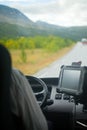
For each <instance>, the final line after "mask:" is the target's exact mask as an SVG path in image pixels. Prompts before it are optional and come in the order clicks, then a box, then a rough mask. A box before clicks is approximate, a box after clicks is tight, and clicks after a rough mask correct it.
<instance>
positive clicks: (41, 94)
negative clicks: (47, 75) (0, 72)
mask: <svg viewBox="0 0 87 130" xmlns="http://www.w3.org/2000/svg"><path fill="white" fill-rule="evenodd" d="M28 80H29V83H30V85H31V87H32V86H33V84H34V87H37V86H36V84H38V86H39V87H40V91H39V90H38V92H34V91H33V92H34V94H35V96H36V98H37V102H38V103H39V105H40V107H43V106H44V105H45V101H46V98H47V94H48V88H47V85H46V84H45V82H44V81H42V80H41V79H40V78H37V77H34V76H28ZM32 89H33V87H32ZM40 97H41V100H38V98H40Z"/></svg>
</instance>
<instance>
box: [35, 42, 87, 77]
mask: <svg viewBox="0 0 87 130" xmlns="http://www.w3.org/2000/svg"><path fill="white" fill-rule="evenodd" d="M78 61H82V64H81V65H82V66H86V65H87V45H86V44H82V43H81V42H78V43H77V44H76V46H75V47H74V48H73V49H72V50H71V51H70V52H69V53H68V54H66V55H65V56H63V57H62V58H61V59H59V60H56V61H55V62H53V63H52V64H50V65H49V66H47V67H46V68H44V69H42V70H40V71H39V72H37V73H36V74H35V75H34V76H37V77H58V76H59V72H60V67H61V65H71V64H72V62H78Z"/></svg>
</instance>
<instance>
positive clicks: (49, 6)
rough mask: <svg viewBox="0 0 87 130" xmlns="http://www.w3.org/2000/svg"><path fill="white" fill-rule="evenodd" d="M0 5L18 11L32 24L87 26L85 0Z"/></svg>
mask: <svg viewBox="0 0 87 130" xmlns="http://www.w3.org/2000/svg"><path fill="white" fill-rule="evenodd" d="M0 4H4V5H8V6H10V7H14V8H16V9H18V10H20V11H21V12H22V13H24V14H25V15H26V16H28V17H29V18H30V19H31V20H32V21H34V22H35V21H37V20H41V21H44V22H48V23H51V24H56V25H61V26H81V25H87V0H0Z"/></svg>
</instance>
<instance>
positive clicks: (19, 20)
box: [0, 5, 34, 26]
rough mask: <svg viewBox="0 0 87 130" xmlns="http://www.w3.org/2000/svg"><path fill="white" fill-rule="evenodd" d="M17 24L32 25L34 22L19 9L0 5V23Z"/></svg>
mask: <svg viewBox="0 0 87 130" xmlns="http://www.w3.org/2000/svg"><path fill="white" fill-rule="evenodd" d="M1 22H3V23H5V22H6V23H9V24H17V25H21V26H33V25H34V22H33V21H31V20H30V19H29V18H27V17H26V16H25V15H24V14H23V13H21V12H20V11H19V10H17V9H14V8H11V7H8V6H4V5H0V23H1Z"/></svg>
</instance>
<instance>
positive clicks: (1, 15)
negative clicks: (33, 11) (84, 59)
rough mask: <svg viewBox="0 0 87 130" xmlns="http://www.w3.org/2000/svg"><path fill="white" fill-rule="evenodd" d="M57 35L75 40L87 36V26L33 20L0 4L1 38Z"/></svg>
mask: <svg viewBox="0 0 87 130" xmlns="http://www.w3.org/2000/svg"><path fill="white" fill-rule="evenodd" d="M36 35H42V36H48V35H55V36H60V37H63V38H70V39H73V40H76V41H78V40H81V39H82V38H83V37H84V38H85V37H87V26H76V27H63V26H57V25H53V24H49V23H46V22H43V21H37V22H33V21H32V20H31V19H29V18H28V17H27V16H25V15H24V14H23V13H22V12H21V11H19V10H17V9H15V8H11V7H8V6H4V5H0V38H3V37H4V38H16V37H20V36H36Z"/></svg>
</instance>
